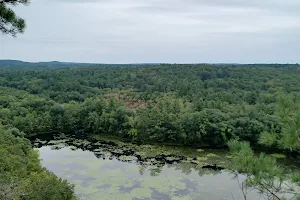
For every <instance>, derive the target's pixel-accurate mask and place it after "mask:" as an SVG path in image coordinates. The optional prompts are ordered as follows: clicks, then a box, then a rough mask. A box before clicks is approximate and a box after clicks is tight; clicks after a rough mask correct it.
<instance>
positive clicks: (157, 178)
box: [35, 139, 262, 200]
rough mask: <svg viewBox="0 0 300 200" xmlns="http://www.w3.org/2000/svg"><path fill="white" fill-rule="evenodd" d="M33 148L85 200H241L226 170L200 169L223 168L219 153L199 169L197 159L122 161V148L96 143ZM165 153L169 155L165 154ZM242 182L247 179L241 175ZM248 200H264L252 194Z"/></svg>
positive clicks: (208, 154)
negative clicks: (211, 164)
mask: <svg viewBox="0 0 300 200" xmlns="http://www.w3.org/2000/svg"><path fill="white" fill-rule="evenodd" d="M35 144H36V146H37V149H38V150H39V152H40V156H41V158H42V164H43V166H45V167H46V168H47V169H49V170H50V171H52V172H54V173H55V174H56V175H57V176H59V177H61V178H64V179H67V180H68V181H69V182H71V183H73V184H75V192H76V194H77V196H78V197H80V198H81V199H89V200H93V199H95V200H99V199H102V200H106V199H107V200H113V199H115V200H131V199H132V200H148V199H149V200H150V199H157V200H180V199H181V200H196V199H197V200H199V199H204V200H205V199H207V200H226V199H242V193H241V191H240V188H239V185H238V182H237V179H236V178H235V176H234V175H233V174H231V173H230V172H228V171H226V170H211V169H203V168H202V167H203V166H204V165H205V164H208V163H211V162H223V161H220V160H222V159H224V155H221V156H219V155H217V154H215V152H214V153H211V152H207V150H204V152H202V153H203V154H204V155H206V157H205V156H203V157H197V162H198V163H197V162H194V159H195V158H193V159H186V160H181V161H176V162H173V163H172V162H171V163H172V164H169V163H170V162H165V163H164V162H161V161H160V162H156V161H154V160H155V158H151V157H149V158H147V159H145V160H143V161H141V160H139V159H138V158H136V157H135V156H133V155H131V156H128V155H126V156H122V155H121V156H120V154H117V153H116V152H119V149H118V146H114V145H112V146H111V145H110V144H104V145H103V144H100V143H98V146H97V148H95V146H91V143H88V142H86V141H84V140H80V139H79V140H72V141H70V140H48V141H41V140H39V142H36V143H35ZM41 144H42V145H41ZM111 149H114V150H111ZM110 151H112V152H110ZM126 152H127V151H126ZM164 153H165V154H167V152H166V151H165V150H164ZM134 155H135V154H134ZM172 156H173V157H174V156H176V155H172ZM174 159H175V160H176V158H174ZM218 159H219V160H218ZM169 160H172V159H169ZM199 160H201V161H203V162H202V163H201V162H199ZM224 162H225V161H224ZM224 162H223V163H224ZM217 164H218V163H217ZM240 179H243V177H242V176H241V175H240ZM248 199H249V200H254V199H255V200H257V199H262V198H260V196H259V195H258V194H257V193H255V192H252V193H250V194H249V197H248Z"/></svg>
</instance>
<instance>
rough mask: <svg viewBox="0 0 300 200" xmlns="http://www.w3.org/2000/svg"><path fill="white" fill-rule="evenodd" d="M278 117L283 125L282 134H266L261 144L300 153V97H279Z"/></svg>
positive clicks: (262, 135)
mask: <svg viewBox="0 0 300 200" xmlns="http://www.w3.org/2000/svg"><path fill="white" fill-rule="evenodd" d="M276 115H277V117H278V121H279V122H280V125H281V129H282V130H281V132H280V133H276V132H275V131H274V130H271V131H270V132H264V133H262V134H261V136H260V143H261V144H264V145H267V146H271V145H277V146H278V148H280V149H284V150H288V151H296V152H300V96H299V94H289V95H281V96H279V100H278V105H277V111H276Z"/></svg>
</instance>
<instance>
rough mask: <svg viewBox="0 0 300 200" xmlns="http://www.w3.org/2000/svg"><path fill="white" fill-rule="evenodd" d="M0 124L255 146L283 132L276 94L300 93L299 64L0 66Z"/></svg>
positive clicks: (33, 129)
mask: <svg viewBox="0 0 300 200" xmlns="http://www.w3.org/2000/svg"><path fill="white" fill-rule="evenodd" d="M0 86H1V89H0V119H1V121H2V124H3V126H5V127H16V128H18V129H19V130H21V131H23V132H25V133H26V135H28V136H29V135H35V134H41V133H44V132H51V131H59V132H64V133H72V132H78V131H84V132H86V133H89V134H106V135H107V134H108V135H114V136H119V137H123V138H128V139H131V140H134V141H138V142H159V143H177V144H184V145H189V146H201V145H210V146H213V147H216V146H223V145H225V144H226V143H227V141H228V140H229V139H232V138H240V139H242V140H246V141H249V142H251V144H252V145H257V144H258V139H259V136H260V134H261V133H262V132H264V131H267V132H268V131H269V132H270V131H273V132H276V133H280V132H281V125H280V123H279V121H278V117H277V115H276V112H275V111H276V105H277V99H278V97H279V96H284V95H286V94H291V95H292V96H293V94H296V93H298V92H299V91H300V68H299V66H298V65H206V64H202V65H160V66H136V67H134V66H127V67H126V66H122V67H118V66H115V67H114V66H111V67H77V66H75V67H64V68H59V67H58V68H47V67H46V68H28V67H27V68H24V69H22V68H18V69H13V68H0Z"/></svg>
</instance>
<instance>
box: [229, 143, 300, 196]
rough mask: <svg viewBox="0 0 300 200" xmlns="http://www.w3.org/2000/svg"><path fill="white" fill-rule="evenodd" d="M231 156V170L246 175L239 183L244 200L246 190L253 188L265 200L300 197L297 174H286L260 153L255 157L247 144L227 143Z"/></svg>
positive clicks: (273, 161) (274, 162)
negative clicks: (243, 180)
mask: <svg viewBox="0 0 300 200" xmlns="http://www.w3.org/2000/svg"><path fill="white" fill-rule="evenodd" d="M228 146H229V148H230V151H231V154H232V164H231V169H232V170H233V171H237V172H240V173H244V174H246V177H247V178H246V181H245V182H243V183H241V184H242V187H241V189H242V190H243V193H244V197H245V199H246V193H247V192H246V191H247V188H249V187H253V188H256V189H257V190H258V191H260V192H261V193H262V194H263V195H265V196H266V197H267V199H278V200H280V199H288V198H290V199H293V198H294V197H295V198H297V197H299V196H300V193H299V192H297V191H299V189H300V188H299V186H300V182H299V180H300V179H299V174H287V173H286V172H285V171H284V169H283V168H281V167H279V166H278V165H277V163H276V159H275V158H273V157H270V156H267V155H265V154H263V153H261V154H260V155H259V156H256V155H255V154H254V152H253V151H252V149H251V147H250V144H249V143H248V142H239V141H237V140H231V141H229V142H228Z"/></svg>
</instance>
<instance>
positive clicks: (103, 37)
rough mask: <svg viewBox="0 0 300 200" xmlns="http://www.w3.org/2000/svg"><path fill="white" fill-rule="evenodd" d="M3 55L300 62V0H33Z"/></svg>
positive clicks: (5, 41) (0, 50)
mask: <svg viewBox="0 0 300 200" xmlns="http://www.w3.org/2000/svg"><path fill="white" fill-rule="evenodd" d="M14 9H15V11H16V12H17V14H18V15H19V16H21V17H23V18H25V19H26V21H27V29H26V32H25V33H24V34H23V35H19V36H18V37H17V38H12V37H10V36H5V35H1V34H0V59H19V60H25V61H52V60H58V61H72V62H93V63H146V62H151V63H157V62H169V63H203V62H205V63H300V0H31V4H30V5H29V6H28V7H25V6H18V7H16V8H14Z"/></svg>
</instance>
